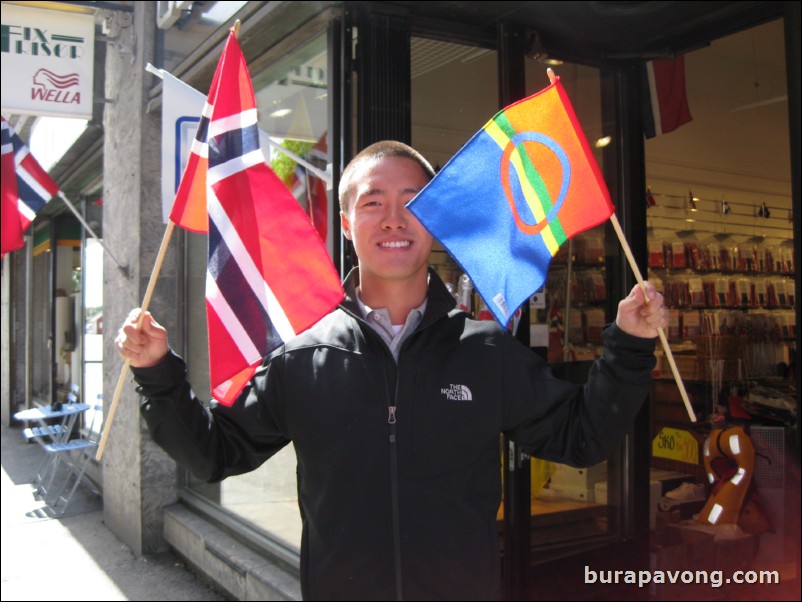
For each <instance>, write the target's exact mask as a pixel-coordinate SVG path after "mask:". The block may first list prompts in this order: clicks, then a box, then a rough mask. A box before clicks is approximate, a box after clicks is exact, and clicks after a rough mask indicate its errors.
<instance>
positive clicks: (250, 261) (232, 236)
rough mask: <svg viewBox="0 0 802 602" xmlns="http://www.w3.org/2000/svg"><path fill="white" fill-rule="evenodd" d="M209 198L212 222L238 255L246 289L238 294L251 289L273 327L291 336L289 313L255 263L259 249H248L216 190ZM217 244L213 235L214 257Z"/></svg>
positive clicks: (223, 239)
mask: <svg viewBox="0 0 802 602" xmlns="http://www.w3.org/2000/svg"><path fill="white" fill-rule="evenodd" d="M208 202H209V217H210V219H209V222H210V224H211V223H212V222H213V223H214V226H215V229H216V231H217V232H218V234H219V239H220V241H224V242H225V245H226V247H227V249H228V251H229V253H230V254H231V255H232V256H233V257H234V258H236V263H237V266H238V269H239V270H241V272H242V274H243V276H244V279H245V282H246V283H247V289H245V288H242V289H236V290H237V291H238V294H243V293H245V292H246V290H250V291H251V292H252V293H253V294H254V295H255V297H256V298H257V299H259V301H260V304H261V306H262V308H263V310H264V312H265V313H266V314H267V315H269V316H270V321H271V322H272V324H273V328H274V329H275V331H276V332H277V333H278V335H279V337H281V339H283V340H285V341H286V340H288V339H290V338H292V337H293V336H295V330H294V328H293V326H292V324H291V323H290V321H289V320H288V319H287V314H286V313H285V311H284V308H283V307H282V306H281V304H280V303H279V302H278V300H277V299H276V296H275V294H273V291H272V290H271V288H270V286H269V285H268V283H267V282H266V281H265V279H264V274H263V271H262V270H261V269H260V268H259V267H258V266H257V265H256V264H255V263H254V256H256V257H259V253H258V251H257V252H255V253H254V252H253V251H249V250H248V249H247V248H246V245H245V243H244V242H243V240H242V238H241V237H240V235H239V234H240V233H239V231H238V230H237V228H236V226H235V225H234V224H232V223H231V221H230V220H229V218H228V215H227V214H226V212H225V209H224V208H223V207H222V205H221V204H220V202H219V199H218V197H217V195H216V194H214V192H213V191H212V192H210V193H209V194H208ZM214 251H215V248H214V247H212V239H211V237H210V241H209V255H210V257H211V255H212V253H213V252H214ZM212 277H214V278H219V277H220V272H217V273H213V274H212Z"/></svg>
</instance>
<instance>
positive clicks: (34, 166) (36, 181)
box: [0, 117, 59, 257]
mask: <svg viewBox="0 0 802 602" xmlns="http://www.w3.org/2000/svg"><path fill="white" fill-rule="evenodd" d="M2 126H3V138H2V241H1V244H0V246H1V247H2V249H1V250H0V256H1V257H4V256H5V254H6V253H8V252H10V251H16V250H17V249H21V248H22V247H23V246H25V239H24V238H23V237H22V235H23V234H24V232H25V230H27V229H28V226H30V225H31V222H32V221H33V220H34V218H35V217H36V214H37V213H38V212H39V210H40V209H41V208H42V207H44V206H45V204H46V203H47V202H48V201H49V200H50V199H52V198H53V197H54V196H55V195H56V193H58V191H59V188H58V186H57V185H56V183H55V182H54V181H53V179H52V178H51V177H50V176H49V175H48V173H47V172H46V171H45V170H44V169H42V166H41V165H39V163H38V161H37V160H36V159H35V158H34V157H33V155H32V154H31V152H30V151H29V150H28V147H27V146H26V145H25V143H24V142H23V141H22V139H20V137H19V136H18V135H17V133H16V132H15V131H14V128H12V127H11V125H10V124H9V123H8V122H7V121H6V118H5V117H2Z"/></svg>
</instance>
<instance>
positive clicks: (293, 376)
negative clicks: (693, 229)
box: [116, 48, 666, 600]
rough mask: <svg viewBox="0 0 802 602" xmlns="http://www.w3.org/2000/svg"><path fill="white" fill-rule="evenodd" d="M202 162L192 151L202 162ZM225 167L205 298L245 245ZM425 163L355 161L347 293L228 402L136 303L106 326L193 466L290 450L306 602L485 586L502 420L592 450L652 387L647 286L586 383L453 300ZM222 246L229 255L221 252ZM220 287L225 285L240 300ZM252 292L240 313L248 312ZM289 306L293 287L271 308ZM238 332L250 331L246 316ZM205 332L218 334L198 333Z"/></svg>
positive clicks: (621, 313) (558, 456)
mask: <svg viewBox="0 0 802 602" xmlns="http://www.w3.org/2000/svg"><path fill="white" fill-rule="evenodd" d="M233 50H234V51H236V50H237V49H236V48H233ZM237 61H240V59H239V58H237ZM215 77H216V80H217V76H215ZM221 81H222V78H221ZM213 87H214V86H213ZM234 87H235V88H236V86H234ZM240 88H242V86H240ZM231 89H232V86H224V87H221V88H220V92H221V93H222V91H223V90H231ZM211 101H212V94H210V100H209V102H208V103H207V105H208V106H207V109H208V110H207V109H205V110H204V114H205V115H207V113H208V115H207V116H208V117H209V124H208V129H209V131H210V132H215V131H220V132H221V133H218V134H215V135H214V136H210V142H209V145H208V146H209V152H208V154H209V174H210V175H209V177H210V178H212V179H214V177H216V176H214V175H213V167H212V166H213V164H215V163H218V159H216V158H215V153H217V152H219V151H221V150H225V149H229V152H232V151H231V149H234V150H236V151H237V152H239V149H241V148H245V146H246V145H241V144H227V143H226V144H224V143H223V142H225V141H224V140H223V139H222V136H224V135H225V136H228V135H229V132H230V130H229V129H227V128H233V130H234V131H239V130H242V129H244V128H242V125H243V123H244V122H245V121H246V120H245V119H244V118H243V117H236V118H232V116H231V115H226V116H225V117H223V118H221V119H218V117H217V116H216V113H215V110H214V106H213V105H216V104H217V102H219V101H220V98H219V97H218V98H217V99H215V103H212V102H211ZM249 110H250V109H249ZM250 123H251V121H248V124H250ZM203 127H204V126H203V124H202V129H203ZM238 136H239V135H238ZM212 139H214V143H213V142H212ZM242 139H243V140H244V139H245V137H244V136H243V137H242ZM237 140H239V137H238V138H237ZM202 160H203V152H200V153H199V154H198V161H197V162H196V163H197V165H199V166H202V163H203V161H202ZM234 163H236V164H237V165H238V164H239V163H237V162H236V161H235V162H234ZM234 163H232V162H230V161H225V162H222V163H219V165H224V166H227V168H226V169H228V166H232V165H234ZM483 167H484V166H483ZM248 169H250V168H245V169H244V171H239V170H237V171H236V173H237V174H239V173H242V174H250V173H251V172H249V171H248ZM202 172H203V170H202V169H201V173H202ZM228 173H229V172H228V171H227V172H226V174H227V175H225V176H223V179H221V180H220V181H218V182H217V183H216V184H213V185H212V192H209V187H208V186H207V187H206V188H207V192H206V194H207V195H212V196H214V197H215V198H214V199H212V201H213V202H214V206H213V207H211V206H210V209H209V216H208V220H209V231H210V273H211V272H212V271H214V274H213V275H215V276H216V277H215V282H214V284H213V285H212V286H211V290H212V292H213V293H214V294H215V295H218V293H217V289H218V288H220V287H224V286H226V284H227V283H229V280H230V277H223V278H221V277H219V274H220V273H221V272H222V271H223V270H224V268H225V267H226V265H229V264H228V263H225V264H224V262H223V260H225V261H226V262H228V261H229V260H230V258H231V257H234V256H235V251H236V250H237V249H238V247H239V246H240V245H239V243H236V240H235V239H236V237H234V238H231V236H228V237H223V236H219V235H217V234H215V235H214V236H212V234H213V229H214V228H215V227H216V226H215V225H214V224H213V223H212V222H213V221H217V222H219V221H220V220H223V219H226V218H227V217H226V216H228V215H229V212H230V211H232V209H229V208H228V207H227V203H228V202H233V200H234V199H236V198H237V196H238V194H230V191H231V190H233V191H234V192H237V191H241V190H242V189H243V187H245V184H244V183H241V184H240V186H239V187H233V186H227V185H225V182H226V180H225V178H229V177H232V176H230V175H228ZM232 173H233V172H232ZM433 176H434V171H433V169H432V167H431V166H430V164H429V163H428V162H427V161H426V160H425V159H424V158H423V157H422V156H421V155H420V154H419V153H417V152H416V151H415V150H413V149H412V148H410V147H408V146H406V145H404V144H401V143H399V142H380V143H377V144H374V145H372V146H370V147H368V148H367V149H365V150H364V151H362V152H361V153H360V154H358V155H357V156H356V157H355V158H354V159H353V161H351V163H350V164H349V165H348V167H347V168H346V169H345V171H344V172H343V174H342V179H341V182H340V189H339V197H340V209H341V224H342V229H343V233H344V235H345V236H346V237H347V238H348V239H350V240H351V241H352V242H353V244H354V248H355V251H356V254H357V257H358V259H359V265H358V267H357V268H355V269H354V270H353V271H352V272H351V273H350V274H349V275H348V277H347V278H346V281H345V286H344V288H345V298H344V300H343V301H342V302H341V303H340V304H339V305H338V306H337V307H336V308H334V309H333V310H331V311H328V313H326V315H325V316H323V317H322V318H321V319H320V320H319V321H318V322H317V323H316V324H314V325H313V326H312V327H311V328H309V329H308V330H305V331H304V332H302V333H301V334H299V335H297V336H295V337H294V338H290V337H286V338H285V337H283V336H282V337H281V339H282V341H283V342H281V343H280V344H279V346H278V347H277V348H275V349H274V350H268V351H265V352H264V353H265V357H264V359H263V360H262V361H261V363H260V364H257V365H253V364H251V363H246V366H245V369H246V373H247V374H248V375H249V376H250V375H251V374H252V376H250V378H249V380H248V381H247V382H246V383H244V386H243V387H242V388H241V387H240V384H237V386H236V387H235V388H234V387H232V386H226V387H224V388H222V389H220V391H221V394H222V396H223V397H225V399H221V398H220V397H218V394H217V393H215V396H216V398H218V399H219V400H220V401H221V402H222V403H219V404H213V406H212V408H211V409H207V408H206V407H205V406H204V404H203V403H202V402H201V401H200V400H198V399H197V398H196V397H195V395H194V393H193V392H192V389H191V387H190V385H189V383H188V382H187V380H186V366H185V364H184V362H183V360H182V359H181V358H179V357H178V356H177V355H176V354H175V353H174V352H172V350H171V349H170V347H169V345H168V337H167V332H166V331H165V329H164V328H163V327H161V326H160V325H159V324H158V323H157V322H156V321H155V320H154V318H153V317H152V316H151V315H150V314H149V313H145V314H144V315H141V312H140V311H139V310H134V311H133V312H132V313H131V315H130V316H129V319H128V320H127V322H126V323H125V324H124V325H123V327H122V328H121V329H120V334H119V336H118V337H117V340H116V347H117V349H118V351H119V353H120V354H121V355H122V356H123V357H124V358H125V359H126V362H130V365H131V367H132V369H133V374H134V377H135V379H136V381H137V383H138V385H139V390H140V392H141V393H142V395H143V403H142V407H141V411H142V414H143V416H144V418H145V420H146V422H147V424H148V427H149V430H150V432H151V434H152V436H153V438H154V439H155V440H156V441H157V442H158V443H159V444H160V445H161V446H162V447H163V448H164V449H165V450H166V451H167V452H168V453H170V455H172V456H173V457H174V458H175V459H176V460H177V461H178V462H179V463H180V464H181V465H183V466H184V467H185V468H187V469H188V470H190V471H191V472H192V473H193V474H195V475H196V476H197V477H198V478H201V479H204V480H207V481H209V482H214V481H219V480H222V479H224V478H226V477H228V476H232V475H236V474H242V473H244V472H248V471H251V470H254V469H255V468H257V467H259V466H260V465H261V464H263V463H264V462H265V461H266V460H268V459H269V458H270V457H271V456H272V455H274V454H275V453H276V452H278V451H279V450H280V449H282V448H283V447H284V446H285V445H287V444H289V443H292V444H293V445H294V447H295V451H296V456H297V461H298V468H297V472H298V504H299V507H300V512H301V517H302V522H303V533H302V541H301V588H302V592H303V596H304V598H305V599H309V600H327V599H341V600H392V599H395V600H402V599H410V600H445V599H453V600H467V599H498V598H499V597H500V594H501V587H500V585H501V584H500V576H499V565H500V561H499V549H498V539H497V534H496V513H497V510H498V507H499V503H500V500H501V482H500V461H501V460H500V456H499V434H500V433H504V434H505V435H506V436H507V437H509V438H510V439H511V440H514V441H517V442H519V443H520V444H521V445H522V446H523V448H524V449H525V450H526V451H527V452H528V453H530V454H532V455H533V456H537V457H539V458H543V459H547V460H551V461H554V462H562V463H568V464H572V465H575V466H583V465H590V464H594V463H597V462H600V461H602V460H604V459H605V458H606V457H607V455H608V454H609V453H610V452H611V451H612V449H613V448H614V447H615V446H616V445H617V444H618V443H619V442H620V440H621V437H622V436H623V434H624V433H625V432H626V431H627V430H628V428H629V425H630V424H631V422H632V418H633V417H634V415H635V413H636V412H637V411H638V409H639V408H640V405H641V403H642V402H643V400H644V399H645V397H646V394H647V392H648V389H649V386H650V383H651V378H650V370H651V369H652V367H653V365H654V355H653V351H654V337H655V336H656V334H657V328H659V327H662V326H663V325H664V324H665V323H666V311H665V309H664V307H663V302H662V297H661V296H660V295H658V294H657V293H656V292H655V291H654V288H653V287H651V286H646V287H645V289H646V291H645V292H644V290H642V289H640V288H635V289H633V291H632V293H631V294H630V295H629V296H628V297H627V298H626V299H624V300H623V301H622V302H621V303H620V304H619V309H618V316H617V318H616V322H615V324H612V325H610V326H609V327H608V328H607V330H606V331H605V350H604V355H603V357H602V358H600V359H599V360H597V362H596V365H595V367H594V369H593V370H592V371H591V375H590V377H589V380H588V382H587V384H586V385H584V386H579V385H574V384H571V383H567V382H563V381H560V380H558V379H556V378H554V376H553V375H552V374H551V373H550V371H549V369H548V366H547V365H546V364H545V363H544V362H543V361H542V360H540V359H539V358H538V357H537V356H536V355H535V354H533V353H532V352H531V351H530V350H529V349H527V348H526V347H524V346H523V345H521V344H520V343H519V342H518V341H517V340H516V339H515V338H514V337H512V336H511V335H510V334H509V332H508V331H506V330H505V329H503V328H500V327H499V326H498V325H496V324H494V323H492V322H487V321H476V320H473V319H472V318H471V317H470V316H469V315H468V314H467V313H465V312H464V311H460V310H458V309H455V301H454V299H453V297H452V296H451V295H450V294H449V293H448V291H447V289H446V287H445V286H444V284H443V283H442V281H441V280H440V279H439V278H438V277H437V275H436V273H435V272H434V271H432V270H430V269H429V268H428V265H427V263H428V257H429V253H430V251H431V248H432V241H433V239H432V235H431V234H430V233H429V230H428V229H427V228H426V227H424V225H423V224H422V223H421V221H419V219H418V217H416V215H415V214H413V212H412V211H411V210H410V208H409V207H408V203H410V201H412V199H413V198H415V197H416V196H418V195H419V193H421V192H422V191H423V189H424V188H427V187H428V184H429V182H430V180H432V178H433ZM185 178H186V175H185ZM242 178H243V179H245V178H246V176H245V175H243V176H242ZM220 182H223V184H220ZM197 183H198V180H196V181H194V182H190V183H189V184H188V188H192V186H193V185H195V184H197ZM182 184H183V183H182ZM190 192H191V191H190ZM274 192H275V193H276V194H279V192H280V191H279V190H277V189H276V190H274ZM249 194H250V195H252V196H254V197H256V196H259V190H251V191H250V193H249ZM192 196H193V195H192V194H187V195H186V197H185V200H186V202H185V203H183V204H182V205H181V206H180V207H179V211H178V212H176V210H175V209H174V213H180V214H181V215H180V216H177V218H176V219H177V222H176V223H178V221H181V222H183V221H184V219H185V216H188V215H190V214H191V210H192V203H191V202H190V198H191V197H192ZM421 196H423V195H421ZM179 198H181V197H180V195H179ZM208 202H210V201H209V200H208V199H207V203H208ZM177 205H178V203H177ZM213 211H214V212H216V213H213ZM265 211H266V210H265ZM249 215H250V216H251V219H250V220H249V221H254V220H256V219H258V218H266V217H269V216H265V215H261V213H260V212H259V211H258V210H257V211H256V212H251V213H249ZM190 221H192V220H190ZM202 222H203V220H202V219H201V220H199V221H198V222H195V223H200V224H201V226H202V225H203V224H202ZM241 227H244V226H240V228H241ZM265 229H266V227H265ZM235 230H237V229H235ZM263 230H264V229H263ZM229 234H230V235H233V234H239V231H238V230H237V231H236V232H233V233H229ZM229 241H233V242H232V243H231V244H229ZM222 244H228V247H227V248H228V249H229V250H226V251H225V252H224V253H221V251H220V246H221V245H222ZM212 250H214V252H212ZM281 250H282V249H278V251H281ZM293 254H294V253H290V254H286V253H285V254H283V255H282V254H281V253H278V252H276V253H272V254H271V255H270V256H269V261H267V262H266V264H265V266H268V265H269V267H274V266H280V267H283V268H284V270H285V274H284V278H285V280H286V279H290V280H294V282H293V283H292V285H291V288H295V289H298V287H299V283H300V282H303V281H304V279H303V278H302V277H301V274H300V272H301V270H300V268H299V269H298V270H297V271H296V270H295V268H293V269H289V268H287V266H290V265H293V263H292V262H293V261H294V260H295V259H297V258H295V257H293V256H292V255H293ZM263 258H265V259H268V257H267V256H266V255H265V256H263ZM237 280H238V281H239V279H237ZM269 285H270V287H276V288H278V285H277V284H276V282H275V281H271V282H269ZM323 285H324V283H323V281H322V280H321V281H319V282H316V283H314V282H313V284H312V285H309V287H310V290H309V292H310V293H311V292H313V291H312V290H311V289H316V290H315V291H314V292H315V293H316V294H315V295H312V296H313V297H315V296H319V290H317V289H320V288H323ZM258 288H259V287H251V289H249V290H252V291H255V290H256V289H258ZM209 290H210V287H209V286H207V299H208V294H209V293H208V291H209ZM334 293H335V294H339V293H338V291H334ZM645 294H648V295H649V297H650V299H651V300H650V302H649V303H646V297H645ZM234 297H236V295H234V296H229V297H227V298H226V299H232V301H231V302H238V301H239V299H234ZM326 297H327V298H329V296H328V295H326ZM219 303H220V302H219V301H215V300H213V301H212V302H209V305H211V306H212V308H211V309H213V310H214V313H215V316H217V317H216V318H215V319H216V320H218V321H220V322H221V323H222V321H223V319H224V317H225V316H230V315H231V312H229V311H228V310H225V311H223V310H219V309H218V308H219V307H221V305H219ZM259 303H260V302H254V304H252V306H251V307H253V308H254V311H255V312H256V313H258V314H261V313H263V312H262V310H261V308H260V306H259ZM335 303H336V301H335ZM303 305H305V298H304V297H303V296H300V297H299V298H297V299H296V301H295V303H293V304H290V305H289V306H286V307H283V308H282V309H283V310H284V309H286V310H289V311H298V310H300V309H301V307H300V306H303ZM236 316H237V318H238V321H239V322H240V323H242V324H248V323H250V322H249V320H251V319H253V318H254V316H253V315H252V314H251V310H248V308H247V307H245V306H243V307H241V308H240V310H239V311H238V313H236ZM272 317H273V314H272V313H271V316H270V318H272ZM226 319H227V318H226ZM210 320H211V318H210ZM140 322H141V324H140ZM242 330H243V333H244V334H245V335H247V337H248V338H250V339H253V336H252V335H253V328H251V327H246V328H243V329H242ZM301 330H302V329H301ZM257 338H259V339H261V338H264V337H261V336H260V337H257ZM269 338H271V340H273V339H275V337H269ZM232 340H235V339H232ZM236 340H239V339H236ZM210 343H211V345H212V346H215V345H221V344H222V346H223V347H225V348H228V347H232V343H231V342H229V341H228V340H224V341H223V342H222V343H220V342H219V341H218V340H217V338H216V337H211V336H210ZM246 343H247V341H246ZM232 348H233V347H232ZM210 355H211V353H210ZM249 362H250V360H249ZM231 374H234V375H236V374H235V373H234V372H231ZM223 376H226V377H228V376H229V375H228V374H225V375H223ZM240 388H241V393H238V394H234V393H233V391H235V390H236V391H240Z"/></svg>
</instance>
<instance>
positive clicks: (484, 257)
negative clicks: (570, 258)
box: [408, 78, 613, 325]
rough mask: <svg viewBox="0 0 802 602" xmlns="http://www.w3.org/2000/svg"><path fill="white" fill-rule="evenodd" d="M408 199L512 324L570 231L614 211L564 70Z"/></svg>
mask: <svg viewBox="0 0 802 602" xmlns="http://www.w3.org/2000/svg"><path fill="white" fill-rule="evenodd" d="M408 207H409V209H410V211H412V213H414V214H415V216H417V218H418V219H419V220H420V221H421V223H422V224H423V225H424V226H425V227H426V228H427V229H428V230H429V232H431V234H432V236H434V237H435V238H436V239H437V240H439V241H440V243H441V244H442V245H443V246H444V247H445V248H446V250H447V251H448V252H449V253H450V254H451V256H452V257H453V258H454V259H455V260H456V261H457V262H458V263H459V264H460V266H462V269H463V270H465V272H466V273H467V274H468V276H470V278H471V280H472V281H473V283H474V286H475V287H476V290H477V291H478V292H479V294H480V295H481V296H482V298H483V299H484V301H485V303H486V304H487V307H488V308H489V309H490V311H491V312H492V313H493V316H494V317H495V318H496V320H497V321H498V322H499V323H500V324H502V325H506V324H507V323H508V322H509V320H510V318H511V317H512V316H513V314H514V313H515V311H516V310H517V309H518V308H519V307H520V306H521V305H522V304H523V303H524V302H525V301H526V300H527V299H528V298H529V297H531V296H532V294H534V292H535V291H537V290H538V289H539V288H540V287H541V286H542V285H543V282H544V281H545V279H546V274H547V271H548V267H549V262H550V261H551V258H552V257H553V256H554V255H555V254H556V253H557V251H558V249H559V248H560V245H561V244H563V243H564V242H565V241H566V240H568V239H569V238H571V237H572V236H574V235H575V234H578V233H579V232H582V231H583V230H587V229H588V228H592V227H594V226H597V225H599V224H601V223H602V222H604V221H605V220H607V219H608V218H609V217H610V215H611V214H612V212H613V205H612V203H611V201H610V194H609V192H608V191H607V186H606V185H605V183H604V180H603V178H602V174H601V171H600V169H599V166H598V164H597V163H596V161H595V159H594V158H593V154H592V151H591V149H590V145H589V144H588V142H587V139H586V138H585V136H584V134H583V133H582V129H581V128H580V126H579V121H578V120H577V117H576V114H575V113H574V110H573V107H572V106H571V103H570V101H569V100H568V97H567V95H566V93H565V90H564V89H563V87H562V84H561V83H560V81H559V78H557V79H556V81H555V82H554V83H553V84H552V85H550V86H549V87H547V88H545V89H544V90H542V91H541V92H538V93H537V94H535V95H533V96H530V97H529V98H525V99H523V100H521V101H519V102H517V103H515V104H512V105H510V106H508V107H507V108H505V109H504V110H502V111H500V112H499V113H498V114H496V116H495V117H493V118H492V119H491V120H490V121H488V122H487V124H486V125H485V126H484V128H482V129H481V130H479V132H477V133H476V134H475V135H474V136H473V137H472V138H471V139H470V140H469V141H468V143H467V144H466V145H465V146H464V147H462V149H460V150H459V151H458V152H457V154H456V155H454V156H453V157H452V158H451V160H450V161H449V162H448V163H446V165H445V167H443V169H442V170H440V172H439V173H438V174H437V175H436V176H435V177H434V178H433V179H432V181H431V182H429V184H428V185H427V186H426V187H425V188H424V189H423V190H422V191H421V192H420V193H419V194H418V195H417V196H416V197H415V198H414V199H413V200H412V201H410V202H409V204H408Z"/></svg>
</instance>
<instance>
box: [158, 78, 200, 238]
mask: <svg viewBox="0 0 802 602" xmlns="http://www.w3.org/2000/svg"><path fill="white" fill-rule="evenodd" d="M160 71H161V76H162V217H163V219H164V223H165V224H166V223H167V220H168V219H170V214H171V213H172V209H173V207H174V204H175V203H174V201H175V197H176V192H177V191H178V184H179V183H180V182H181V174H182V173H184V169H185V167H186V164H187V161H188V158H189V149H190V148H191V146H192V143H193V141H194V139H195V133H196V130H197V129H198V121H199V118H198V116H199V115H200V114H201V113H202V112H203V106H204V104H205V102H206V97H205V96H204V95H203V94H202V93H200V92H198V91H197V90H196V89H195V88H193V87H192V86H189V85H187V84H185V83H184V82H182V81H181V80H180V79H178V78H177V77H174V76H173V75H171V74H170V73H168V72H167V71H164V70H160ZM201 216H202V220H201V223H200V227H201V228H203V229H205V219H206V216H205V214H204V213H203V211H202V212H201Z"/></svg>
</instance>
